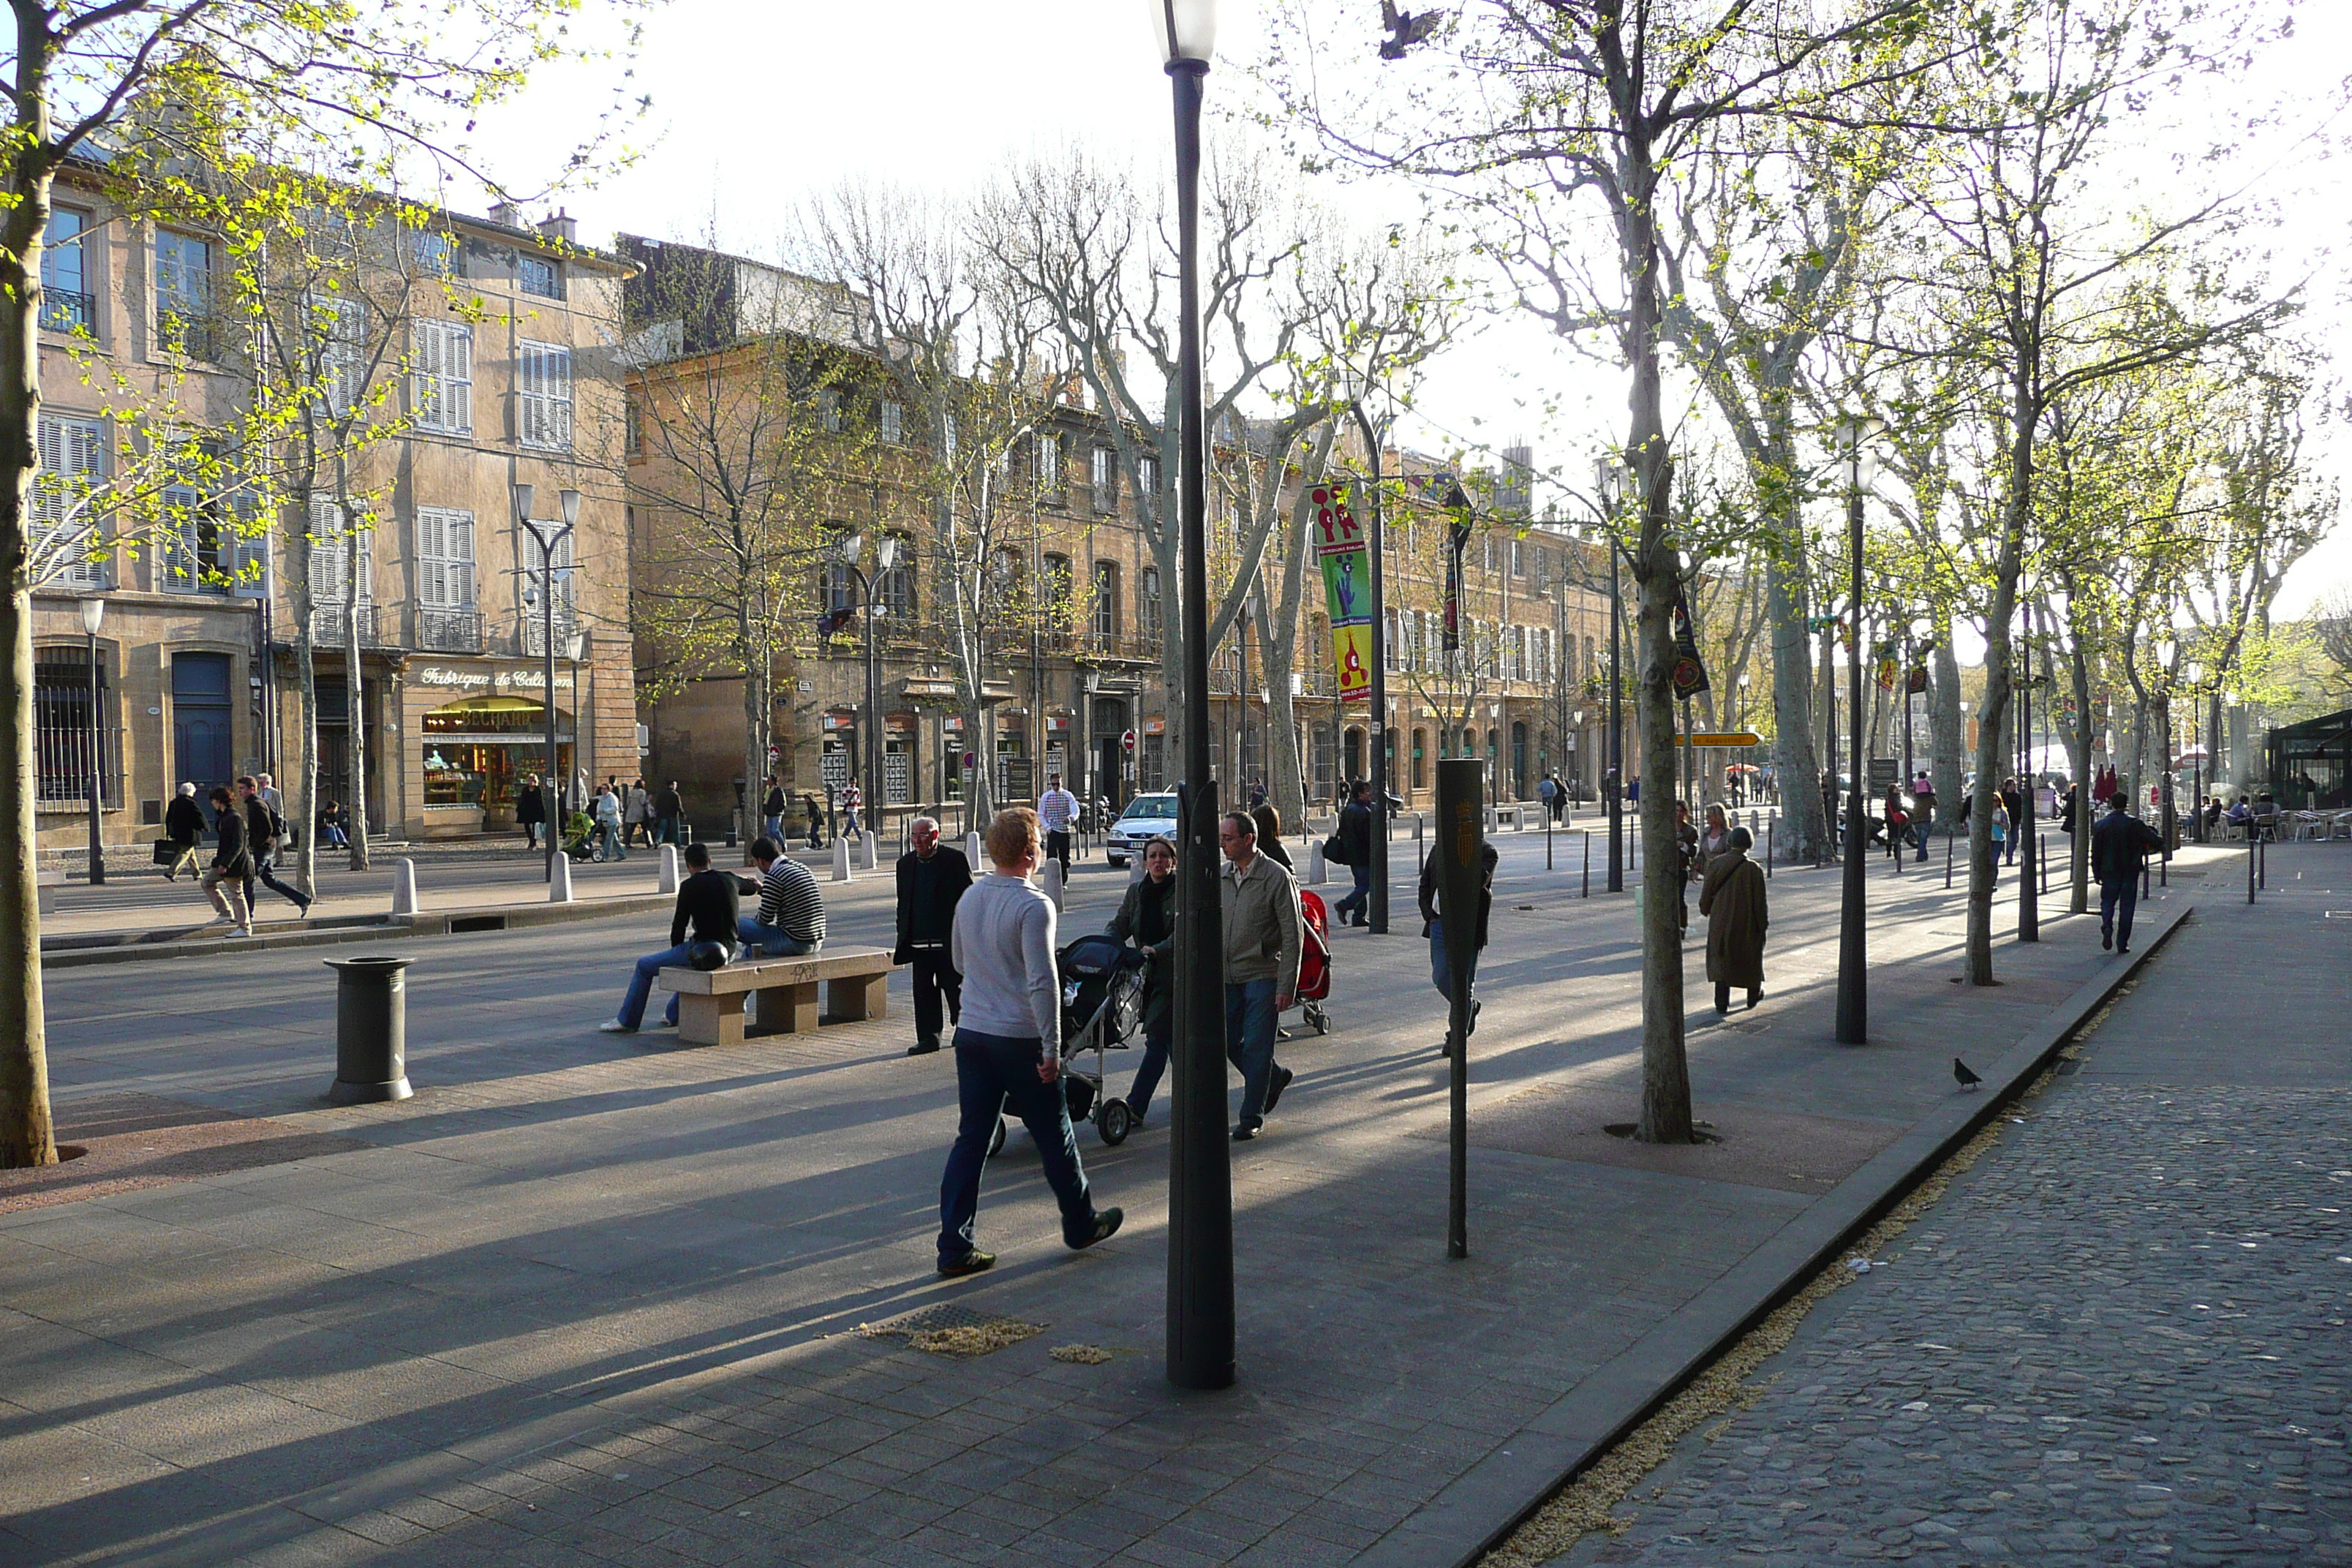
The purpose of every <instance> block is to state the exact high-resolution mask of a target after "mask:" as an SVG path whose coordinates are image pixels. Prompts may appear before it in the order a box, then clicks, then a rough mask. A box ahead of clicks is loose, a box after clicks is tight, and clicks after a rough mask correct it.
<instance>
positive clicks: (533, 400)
mask: <svg viewBox="0 0 2352 1568" xmlns="http://www.w3.org/2000/svg"><path fill="white" fill-rule="evenodd" d="M515 394H516V396H517V398H518V400H519V405H520V419H519V420H518V422H517V426H516V437H517V438H518V439H519V440H520V441H521V443H522V444H523V445H524V446H526V447H548V448H551V449H552V450H554V451H559V452H568V451H570V450H571V449H572V351H571V350H570V349H567V348H562V347H559V346H558V345H556V344H554V343H534V342H528V341H526V342H522V343H520V344H519V345H517V358H516V361H515Z"/></svg>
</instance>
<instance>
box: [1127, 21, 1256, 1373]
mask: <svg viewBox="0 0 2352 1568" xmlns="http://www.w3.org/2000/svg"><path fill="white" fill-rule="evenodd" d="M1146 3H1147V5H1148V6H1149V9H1150V17H1151V25H1152V30H1153V32H1154V33H1155V34H1156V35H1157V36H1158V39H1159V44H1160V63H1161V64H1162V66H1164V67H1165V68H1166V69H1167V72H1168V77H1169V80H1170V82H1171V84H1172V86H1173V88H1174V89H1175V100H1176V250H1177V279H1178V280H1177V312H1178V320H1179V323H1180V333H1179V344H1178V352H1177V365H1178V370H1177V399H1178V422H1177V443H1176V446H1177V490H1176V499H1177V536H1178V550H1179V556H1180V560H1179V568H1180V571H1179V578H1178V583H1179V594H1180V600H1181V603H1180V605H1179V610H1180V613H1181V623H1180V624H1181V626H1182V637H1183V652H1184V658H1183V666H1184V668H1183V677H1184V757H1183V769H1184V772H1183V789H1182V794H1181V800H1182V803H1183V807H1182V808H1183V812H1184V818H1183V822H1182V823H1181V828H1180V833H1179V838H1178V850H1177V883H1176V988H1175V994H1174V997H1173V1001H1174V1004H1175V1020H1174V1023H1175V1042H1174V1043H1175V1050H1176V1060H1175V1063H1174V1068H1175V1074H1174V1077H1175V1082H1174V1085H1173V1089H1174V1100H1175V1110H1174V1114H1173V1117H1172V1120H1171V1123H1170V1128H1169V1131H1170V1143H1169V1152H1168V1380H1169V1381H1170V1382H1171V1383H1173V1384H1176V1386H1178V1387H1179V1388H1228V1387H1231V1386H1232V1384H1233V1381H1234V1190H1233V1167H1232V1163H1231V1157H1232V1156H1231V1151H1230V1149H1229V1148H1228V1147H1227V1144H1226V1140H1225V1049H1224V990H1225V985H1224V952H1223V930H1222V927H1223V921H1222V918H1221V916H1220V914H1219V910H1218V888H1217V788H1216V785H1215V784H1214V783H1213V782H1212V781H1211V779H1210V776H1209V613H1208V601H1209V566H1208V542H1207V538H1206V527H1207V514H1208V488H1207V484H1208V480H1207V475H1208V442H1207V432H1206V431H1205V430H1204V429H1203V428H1202V405H1201V276H1200V248H1201V210H1200V209H1201V101H1202V92H1203V89H1204V88H1205V87H1206V84H1207V78H1208V75H1209V60H1210V58H1211V57H1212V56H1213V54H1214V53H1215V49H1216V36H1217V7H1216V0H1146Z"/></svg>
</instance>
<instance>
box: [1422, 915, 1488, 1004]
mask: <svg viewBox="0 0 2352 1568" xmlns="http://www.w3.org/2000/svg"><path fill="white" fill-rule="evenodd" d="M1453 975H1454V966H1453V965H1452V964H1450V963H1446V962H1445V922H1444V921H1430V922H1429V983H1430V984H1432V985H1434V986H1436V987H1437V994H1439V995H1440V996H1443V997H1444V998H1445V1000H1446V1001H1447V1002H1449V1003H1451V1002H1452V1001H1453V1000H1454V986H1453V984H1452V981H1453ZM1469 978H1470V991H1471V994H1472V995H1473V996H1475V995H1476V994H1477V990H1478V955H1477V954H1476V953H1475V952H1474V953H1472V954H1471V955H1470V977H1469Z"/></svg>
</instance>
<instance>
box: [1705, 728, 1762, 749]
mask: <svg viewBox="0 0 2352 1568" xmlns="http://www.w3.org/2000/svg"><path fill="white" fill-rule="evenodd" d="M1690 743H1691V744H1692V745H1694V746H1760V745H1762V744H1763V743H1764V737H1763V736H1761V735H1759V734H1757V733H1755V732H1754V731H1748V730H1727V731H1722V732H1720V733H1717V734H1706V735H1693V736H1691V737H1690Z"/></svg>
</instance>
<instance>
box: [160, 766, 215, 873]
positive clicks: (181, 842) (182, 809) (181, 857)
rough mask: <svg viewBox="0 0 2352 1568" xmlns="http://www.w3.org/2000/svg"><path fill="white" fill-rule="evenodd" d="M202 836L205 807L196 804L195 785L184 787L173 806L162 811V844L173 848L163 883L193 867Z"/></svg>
mask: <svg viewBox="0 0 2352 1568" xmlns="http://www.w3.org/2000/svg"><path fill="white" fill-rule="evenodd" d="M204 836H205V808H204V807H203V806H201V805H197V804H196V786H195V785H194V784H182V785H181V786H180V791H179V793H178V794H177V795H173V797H172V804H171V805H167V806H165V807H164V808H163V841H164V842H165V843H166V844H169V845H170V846H171V847H172V863H171V864H170V865H168V866H166V867H164V868H163V880H165V881H167V882H176V881H178V880H179V879H180V873H181V872H182V871H194V869H195V868H196V854H197V849H196V846H197V845H198V843H200V842H201V841H202V840H203V838H204Z"/></svg>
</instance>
